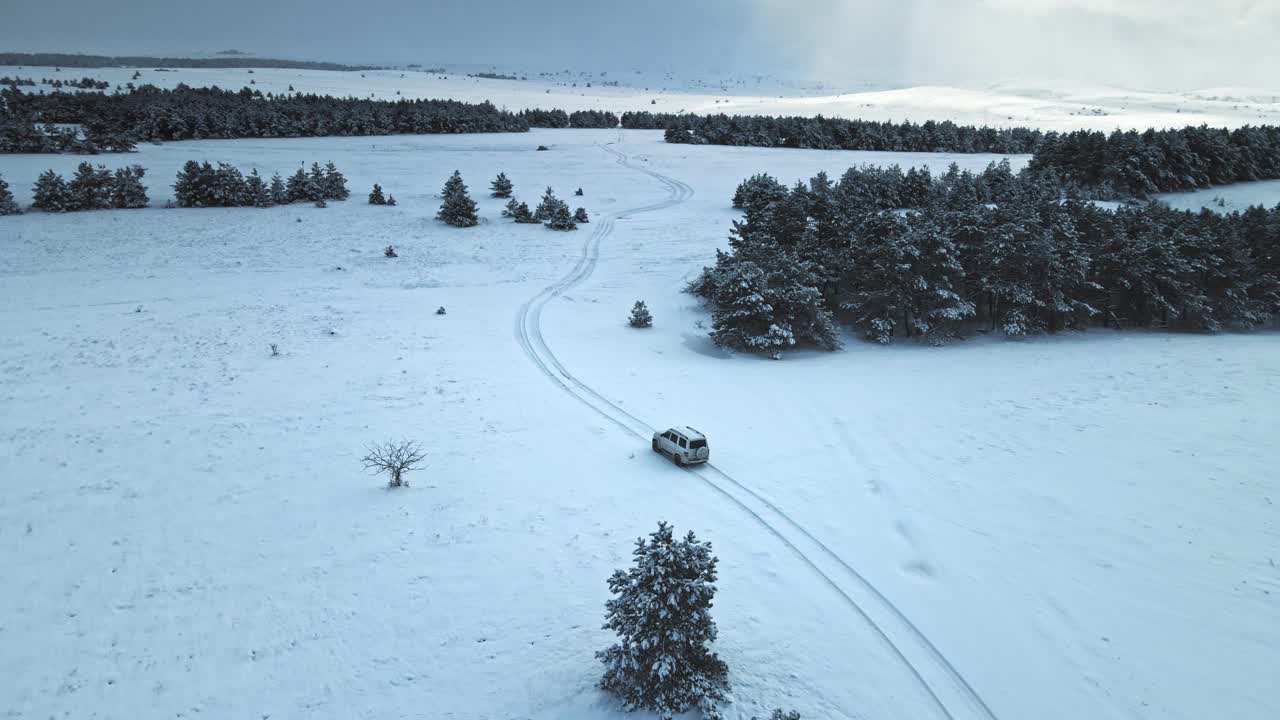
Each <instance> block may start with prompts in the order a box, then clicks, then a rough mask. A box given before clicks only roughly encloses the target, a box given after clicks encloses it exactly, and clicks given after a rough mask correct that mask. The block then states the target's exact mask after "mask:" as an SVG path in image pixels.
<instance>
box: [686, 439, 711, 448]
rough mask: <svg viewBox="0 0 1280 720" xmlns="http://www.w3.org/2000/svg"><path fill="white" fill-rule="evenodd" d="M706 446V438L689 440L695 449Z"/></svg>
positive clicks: (690, 445)
mask: <svg viewBox="0 0 1280 720" xmlns="http://www.w3.org/2000/svg"><path fill="white" fill-rule="evenodd" d="M706 446H707V441H706V440H690V441H689V447H691V448H693V449H694V450H697V449H698V448H704V447H706Z"/></svg>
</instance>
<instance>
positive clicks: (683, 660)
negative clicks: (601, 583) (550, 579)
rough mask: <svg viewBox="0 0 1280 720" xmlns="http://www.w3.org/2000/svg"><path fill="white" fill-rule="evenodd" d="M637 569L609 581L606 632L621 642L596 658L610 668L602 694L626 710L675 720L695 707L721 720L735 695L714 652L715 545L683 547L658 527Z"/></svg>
mask: <svg viewBox="0 0 1280 720" xmlns="http://www.w3.org/2000/svg"><path fill="white" fill-rule="evenodd" d="M632 556H633V557H634V558H635V563H634V565H633V566H632V567H631V568H630V569H629V570H626V571H623V570H618V571H616V572H615V573H614V574H613V576H612V577H611V578H609V591H610V592H611V593H612V594H613V597H612V598H611V599H610V600H608V601H607V602H606V603H605V609H606V613H605V620H606V621H605V624H604V628H605V629H606V630H612V631H614V632H615V633H617V634H618V637H619V640H620V642H619V643H617V644H615V645H613V646H612V647H610V648H608V649H607V650H603V651H601V652H598V653H596V657H597V658H599V659H600V661H601V662H603V663H604V666H605V672H604V676H603V677H602V678H601V679H600V687H601V688H602V689H604V690H606V691H608V692H611V693H613V694H615V695H617V696H618V697H619V698H620V699H621V700H622V703H623V707H624V708H625V709H627V710H650V711H653V712H656V713H657V714H658V716H659V717H660V718H671V717H673V716H674V715H677V714H679V713H683V712H685V711H686V710H688V709H690V708H694V707H696V708H698V709H699V710H701V711H702V713H703V717H706V718H717V719H718V718H720V713H719V710H718V708H717V703H719V702H721V701H723V700H725V694H726V693H727V691H728V689H729V682H728V678H727V675H728V667H727V666H726V665H725V663H724V662H723V661H722V660H721V659H720V658H719V657H717V656H716V654H715V653H713V652H711V651H710V650H709V649H708V648H707V645H708V644H709V643H711V642H713V641H714V640H715V639H716V625H715V622H714V621H713V620H712V619H711V606H712V600H713V599H714V597H715V592H716V586H715V581H716V563H717V562H718V561H717V559H716V557H715V556H714V555H712V554H711V544H710V543H705V542H699V541H698V539H697V538H696V537H694V534H693V533H692V532H690V533H689V534H688V535H686V536H685V538H684V539H683V540H676V539H674V538H673V536H672V530H671V526H670V525H668V524H667V523H665V522H660V523H658V529H657V531H656V532H654V533H653V534H651V535H650V536H649V540H648V541H646V540H644V539H643V538H641V539H638V540H637V541H636V548H635V550H634V551H633V552H632Z"/></svg>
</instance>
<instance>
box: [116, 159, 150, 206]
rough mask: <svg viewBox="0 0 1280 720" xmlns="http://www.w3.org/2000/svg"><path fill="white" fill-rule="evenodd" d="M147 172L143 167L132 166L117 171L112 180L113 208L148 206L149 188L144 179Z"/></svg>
mask: <svg viewBox="0 0 1280 720" xmlns="http://www.w3.org/2000/svg"><path fill="white" fill-rule="evenodd" d="M146 174H147V171H146V170H145V169H144V168H143V167H142V166H141V165H130V166H129V167H123V168H120V169H118V170H116V173H115V177H113V178H112V180H111V206H112V207H116V208H143V207H146V206H147V188H146V187H144V186H143V184H142V178H143V176H144V175H146Z"/></svg>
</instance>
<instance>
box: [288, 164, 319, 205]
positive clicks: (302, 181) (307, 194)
mask: <svg viewBox="0 0 1280 720" xmlns="http://www.w3.org/2000/svg"><path fill="white" fill-rule="evenodd" d="M312 194H313V193H312V189H311V180H310V178H308V177H307V173H306V171H305V170H303V169H302V168H298V169H297V171H296V172H294V173H293V175H290V176H289V181H288V182H287V183H286V184H285V196H286V197H287V198H288V200H289V202H291V203H295V202H303V201H304V200H310V199H311V195H312Z"/></svg>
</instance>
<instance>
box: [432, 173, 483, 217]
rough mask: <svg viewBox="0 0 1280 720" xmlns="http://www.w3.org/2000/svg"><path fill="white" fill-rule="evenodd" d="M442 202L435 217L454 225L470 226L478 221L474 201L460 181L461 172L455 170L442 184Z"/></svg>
mask: <svg viewBox="0 0 1280 720" xmlns="http://www.w3.org/2000/svg"><path fill="white" fill-rule="evenodd" d="M443 195H444V202H443V203H441V204H440V212H438V213H436V218H438V219H440V220H443V221H444V222H446V223H448V224H449V225H452V226H454V227H471V226H473V225H478V224H479V223H480V218H478V217H477V216H476V202H475V201H474V200H472V199H471V196H470V195H468V194H467V186H466V184H465V183H463V182H462V173H460V172H458V171H457V170H454V171H453V175H452V176H451V177H450V178H449V180H448V181H446V182H445V184H444V191H443Z"/></svg>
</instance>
